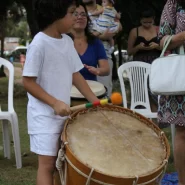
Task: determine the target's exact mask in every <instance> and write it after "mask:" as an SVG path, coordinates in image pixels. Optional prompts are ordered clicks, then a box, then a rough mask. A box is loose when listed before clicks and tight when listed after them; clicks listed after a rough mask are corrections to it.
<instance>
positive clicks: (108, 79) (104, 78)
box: [97, 58, 113, 97]
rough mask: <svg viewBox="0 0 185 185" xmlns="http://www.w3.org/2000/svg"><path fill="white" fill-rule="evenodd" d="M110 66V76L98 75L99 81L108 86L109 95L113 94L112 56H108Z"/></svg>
mask: <svg viewBox="0 0 185 185" xmlns="http://www.w3.org/2000/svg"><path fill="white" fill-rule="evenodd" d="M108 62H109V66H110V74H109V75H108V76H98V77H97V80H98V82H100V83H102V84H103V85H104V86H105V87H106V88H107V95H108V97H110V95H111V94H112V68H113V61H112V59H111V58H108Z"/></svg>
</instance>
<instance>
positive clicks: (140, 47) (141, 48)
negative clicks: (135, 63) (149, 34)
mask: <svg viewBox="0 0 185 185" xmlns="http://www.w3.org/2000/svg"><path fill="white" fill-rule="evenodd" d="M136 48H137V50H146V48H147V47H146V46H145V44H144V43H143V42H141V43H140V44H138V45H137V46H136Z"/></svg>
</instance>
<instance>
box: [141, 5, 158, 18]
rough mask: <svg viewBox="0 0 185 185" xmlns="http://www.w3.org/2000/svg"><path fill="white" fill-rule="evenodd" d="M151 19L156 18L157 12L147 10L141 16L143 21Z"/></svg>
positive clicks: (150, 9)
mask: <svg viewBox="0 0 185 185" xmlns="http://www.w3.org/2000/svg"><path fill="white" fill-rule="evenodd" d="M149 17H155V12H154V10H153V9H152V8H146V9H144V10H143V11H142V12H141V14H140V18H141V19H142V18H149Z"/></svg>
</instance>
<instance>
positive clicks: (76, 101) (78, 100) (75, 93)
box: [71, 80, 106, 106]
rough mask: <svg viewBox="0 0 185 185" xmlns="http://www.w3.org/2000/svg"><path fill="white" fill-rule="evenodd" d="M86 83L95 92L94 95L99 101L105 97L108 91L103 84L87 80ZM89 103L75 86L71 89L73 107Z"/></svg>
mask: <svg viewBox="0 0 185 185" xmlns="http://www.w3.org/2000/svg"><path fill="white" fill-rule="evenodd" d="M86 82H87V83H88V85H89V87H90V88H91V90H92V91H93V92H94V94H95V95H96V96H97V97H98V98H99V99H101V98H103V97H105V95H106V89H105V87H104V86H103V85H102V84H101V83H99V82H97V81H92V80H86ZM87 102H88V101H87V100H86V99H85V97H84V96H83V95H82V94H81V93H80V92H79V90H78V89H77V88H76V87H75V86H72V89H71V106H75V105H80V104H85V103H87Z"/></svg>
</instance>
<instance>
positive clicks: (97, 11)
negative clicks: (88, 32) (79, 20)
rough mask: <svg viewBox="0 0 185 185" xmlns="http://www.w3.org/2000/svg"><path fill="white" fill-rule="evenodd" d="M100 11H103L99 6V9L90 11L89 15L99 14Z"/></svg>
mask: <svg viewBox="0 0 185 185" xmlns="http://www.w3.org/2000/svg"><path fill="white" fill-rule="evenodd" d="M102 13H103V8H101V9H99V10H96V11H94V12H92V13H90V15H100V14H102Z"/></svg>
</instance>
